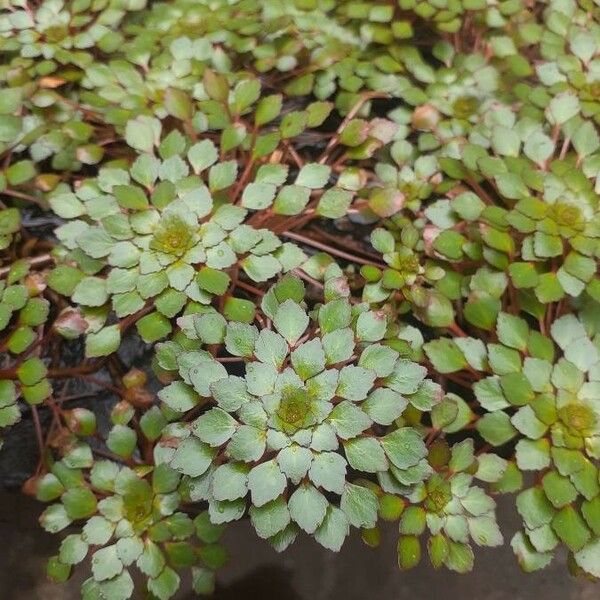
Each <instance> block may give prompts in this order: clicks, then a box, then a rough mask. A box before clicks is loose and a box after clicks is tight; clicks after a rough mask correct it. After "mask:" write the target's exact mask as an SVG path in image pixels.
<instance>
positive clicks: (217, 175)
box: [208, 160, 238, 192]
mask: <svg viewBox="0 0 600 600" xmlns="http://www.w3.org/2000/svg"><path fill="white" fill-rule="evenodd" d="M237 167H238V164H237V161H235V160H229V161H225V162H222V163H218V164H216V165H214V166H212V167H211V168H210V171H209V172H208V187H209V188H210V191H211V192H217V191H219V190H224V189H225V188H228V187H229V186H231V185H233V183H234V182H235V178H236V176H237Z"/></svg>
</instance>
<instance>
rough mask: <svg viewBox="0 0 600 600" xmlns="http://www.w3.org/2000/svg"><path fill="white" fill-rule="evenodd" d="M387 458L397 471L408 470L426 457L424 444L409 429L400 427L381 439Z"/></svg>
mask: <svg viewBox="0 0 600 600" xmlns="http://www.w3.org/2000/svg"><path fill="white" fill-rule="evenodd" d="M381 445H382V446H383V449H384V450H385V453H386V455H387V457H388V458H389V459H390V461H391V462H392V463H393V464H394V465H395V466H396V467H398V468H399V469H408V468H409V467H413V466H415V465H417V464H418V463H419V461H420V460H421V459H423V458H425V456H427V447H426V446H425V442H424V441H423V439H422V438H421V436H420V435H419V433H418V432H417V431H416V429H413V428H411V427H401V428H400V429H397V430H396V431H393V432H392V433H388V434H387V435H386V436H384V437H383V438H381Z"/></svg>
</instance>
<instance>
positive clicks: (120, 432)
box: [106, 425, 137, 458]
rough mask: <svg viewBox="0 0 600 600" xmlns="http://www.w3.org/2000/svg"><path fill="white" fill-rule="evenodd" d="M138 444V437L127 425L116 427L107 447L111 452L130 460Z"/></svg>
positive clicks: (108, 439)
mask: <svg viewBox="0 0 600 600" xmlns="http://www.w3.org/2000/svg"><path fill="white" fill-rule="evenodd" d="M136 444H137V435H136V433H135V431H134V430H133V429H130V428H129V427H126V426H125V425H115V426H114V427H113V428H112V429H111V430H110V433H109V434H108V438H107V439H106V446H107V448H108V449H109V450H110V451H111V452H114V453H115V454H117V455H118V456H122V457H124V458H128V457H129V456H131V455H132V454H133V451H134V450H135V447H136Z"/></svg>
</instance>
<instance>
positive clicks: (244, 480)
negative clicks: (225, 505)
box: [211, 463, 249, 501]
mask: <svg viewBox="0 0 600 600" xmlns="http://www.w3.org/2000/svg"><path fill="white" fill-rule="evenodd" d="M248 470H249V467H248V466H247V465H245V464H240V463H226V464H224V465H220V466H219V467H217V468H216V469H215V472H214V473H213V476H212V482H211V489H212V493H213V496H214V498H215V500H219V501H223V500H237V499H238V498H243V497H244V496H245V495H246V494H247V492H248Z"/></svg>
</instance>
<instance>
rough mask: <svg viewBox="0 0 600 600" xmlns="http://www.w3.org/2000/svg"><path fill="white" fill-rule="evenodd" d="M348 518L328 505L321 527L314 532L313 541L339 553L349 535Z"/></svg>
mask: <svg viewBox="0 0 600 600" xmlns="http://www.w3.org/2000/svg"><path fill="white" fill-rule="evenodd" d="M349 530H350V528H349V526H348V517H346V514H345V513H344V511H342V510H341V509H339V508H337V507H336V506H333V505H331V504H330V505H329V506H328V507H327V513H326V514H325V518H324V519H323V522H322V523H321V525H319V527H318V529H317V530H316V531H315V533H314V536H315V540H316V541H317V542H319V544H321V546H323V547H324V548H327V549H328V550H332V551H333V552H339V550H340V548H341V547H342V544H343V543H344V540H345V539H346V537H347V535H348V533H349Z"/></svg>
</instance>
